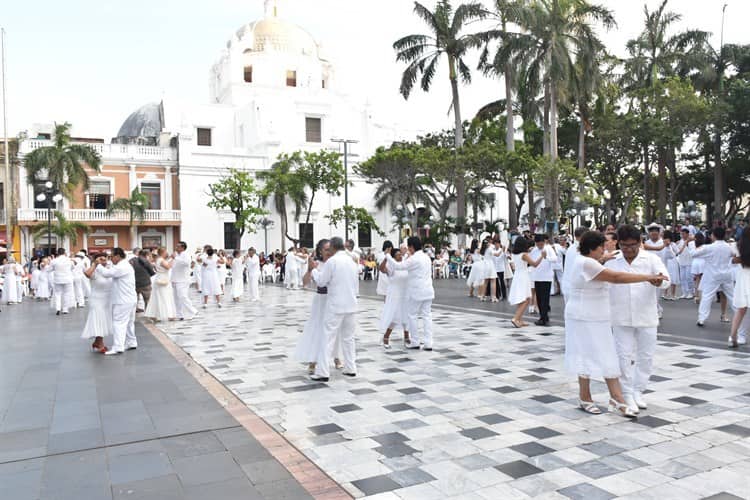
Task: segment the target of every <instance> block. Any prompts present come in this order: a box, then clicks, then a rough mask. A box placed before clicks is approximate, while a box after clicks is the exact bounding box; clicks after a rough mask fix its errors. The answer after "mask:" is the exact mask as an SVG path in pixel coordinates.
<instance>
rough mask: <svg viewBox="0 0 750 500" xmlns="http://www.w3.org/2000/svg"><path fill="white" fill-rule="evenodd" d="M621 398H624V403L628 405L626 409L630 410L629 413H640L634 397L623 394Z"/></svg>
mask: <svg viewBox="0 0 750 500" xmlns="http://www.w3.org/2000/svg"><path fill="white" fill-rule="evenodd" d="M622 398H623V399H624V400H625V404H626V405H628V410H630V413H634V414H636V415H637V414H638V413H640V410H639V409H638V403H636V402H635V398H634V397H633V395H632V394H623V396H622Z"/></svg>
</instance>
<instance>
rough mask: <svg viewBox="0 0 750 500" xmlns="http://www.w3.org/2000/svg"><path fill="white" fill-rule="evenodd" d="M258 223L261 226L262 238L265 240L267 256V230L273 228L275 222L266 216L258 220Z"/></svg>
mask: <svg viewBox="0 0 750 500" xmlns="http://www.w3.org/2000/svg"><path fill="white" fill-rule="evenodd" d="M259 224H260V226H261V227H262V228H263V239H264V240H265V247H266V256H268V230H269V229H273V226H274V225H275V224H276V223H275V222H274V221H272V220H271V219H269V218H268V217H263V218H262V219H261V220H260V221H259Z"/></svg>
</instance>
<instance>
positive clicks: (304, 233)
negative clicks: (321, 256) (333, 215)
mask: <svg viewBox="0 0 750 500" xmlns="http://www.w3.org/2000/svg"><path fill="white" fill-rule="evenodd" d="M314 240H315V238H313V225H312V224H305V223H304V222H301V223H300V225H299V245H300V246H301V247H304V248H314V247H315V243H313V241H314Z"/></svg>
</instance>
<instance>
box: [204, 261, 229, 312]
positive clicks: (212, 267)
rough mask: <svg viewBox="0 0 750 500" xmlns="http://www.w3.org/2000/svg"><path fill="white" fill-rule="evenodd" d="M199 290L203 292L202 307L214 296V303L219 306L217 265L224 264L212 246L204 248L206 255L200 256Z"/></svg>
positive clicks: (219, 291)
mask: <svg viewBox="0 0 750 500" xmlns="http://www.w3.org/2000/svg"><path fill="white" fill-rule="evenodd" d="M200 263H201V269H202V272H201V292H202V293H203V309H205V308H206V307H208V298H209V297H212V296H213V297H215V298H216V305H217V306H218V307H219V308H221V285H220V283H219V266H223V265H226V264H225V262H224V259H222V258H221V257H219V256H218V255H216V252H215V251H214V249H213V248H212V247H208V248H207V249H206V255H205V256H201V258H200Z"/></svg>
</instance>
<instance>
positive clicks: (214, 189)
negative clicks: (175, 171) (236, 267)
mask: <svg viewBox="0 0 750 500" xmlns="http://www.w3.org/2000/svg"><path fill="white" fill-rule="evenodd" d="M208 194H209V196H210V197H211V199H210V200H209V201H208V207H209V208H213V209H214V210H229V211H230V212H232V214H233V215H234V227H236V228H237V241H236V242H235V248H236V249H240V248H242V237H243V236H244V235H245V233H246V232H248V231H253V232H255V225H256V224H257V223H258V222H259V220H260V218H261V217H262V216H264V215H266V214H267V213H268V212H267V211H266V210H264V209H263V208H260V207H259V206H258V205H259V203H258V202H259V201H260V194H259V190H258V188H257V187H256V186H255V181H254V179H253V175H252V174H251V173H250V172H247V171H244V170H238V169H236V168H230V169H229V172H228V174H227V175H224V176H222V177H221V179H219V180H218V181H216V182H214V183H213V184H209V185H208Z"/></svg>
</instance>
